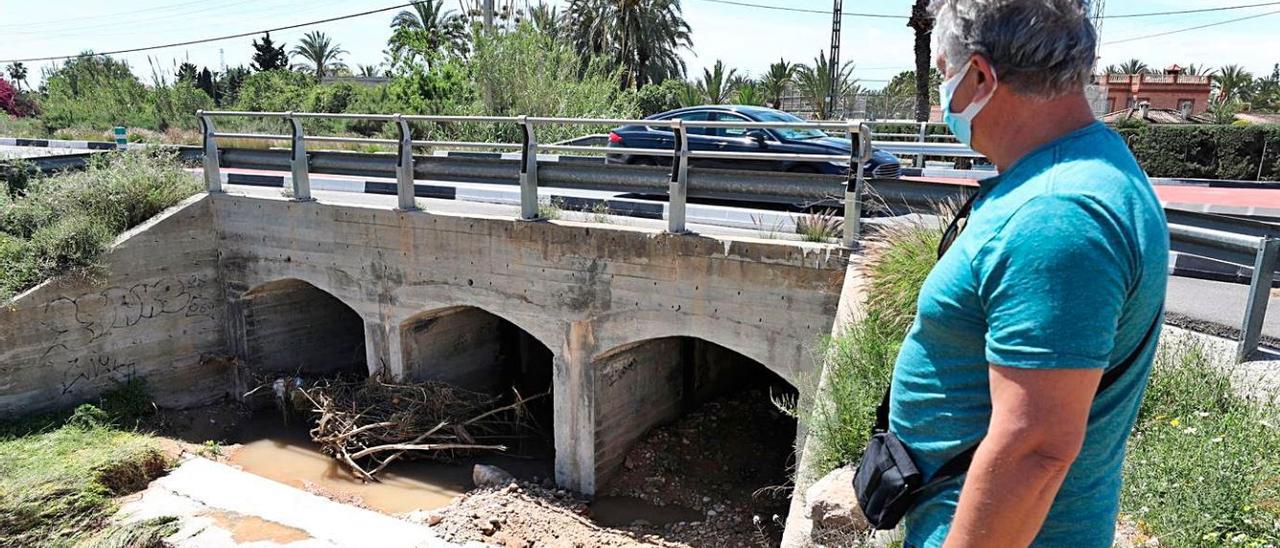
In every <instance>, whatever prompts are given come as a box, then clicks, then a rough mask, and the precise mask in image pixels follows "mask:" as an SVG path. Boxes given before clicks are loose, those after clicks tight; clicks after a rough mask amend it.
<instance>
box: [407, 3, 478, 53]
mask: <svg viewBox="0 0 1280 548" xmlns="http://www.w3.org/2000/svg"><path fill="white" fill-rule="evenodd" d="M443 6H444V0H424V1H422V2H414V4H413V9H412V10H401V11H400V13H397V14H396V16H395V18H394V19H392V20H391V28H392V29H395V30H393V31H392V33H391V39H390V40H388V41H387V47H388V48H389V49H390V52H391V56H392V59H395V60H405V61H409V60H413V59H417V58H422V59H423V60H424V61H426V62H427V63H428V64H430V63H431V62H432V60H433V59H434V58H435V57H436V56H437V55H439V54H441V53H445V54H454V55H459V56H466V54H467V22H466V19H465V18H464V17H463V16H461V15H458V14H457V13H455V12H454V11H453V10H446V9H444V7H443ZM393 62H394V61H393Z"/></svg>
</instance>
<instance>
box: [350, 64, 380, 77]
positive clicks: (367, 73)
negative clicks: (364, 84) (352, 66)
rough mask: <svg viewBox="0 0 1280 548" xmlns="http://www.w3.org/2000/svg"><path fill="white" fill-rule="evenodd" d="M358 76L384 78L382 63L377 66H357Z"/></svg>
mask: <svg viewBox="0 0 1280 548" xmlns="http://www.w3.org/2000/svg"><path fill="white" fill-rule="evenodd" d="M356 74H357V75H358V76H360V77H363V78H377V77H379V76H382V63H378V64H376V65H356Z"/></svg>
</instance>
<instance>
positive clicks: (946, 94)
mask: <svg viewBox="0 0 1280 548" xmlns="http://www.w3.org/2000/svg"><path fill="white" fill-rule="evenodd" d="M971 68H973V60H970V61H969V62H968V63H966V64H965V66H964V68H963V69H961V70H960V72H958V73H956V75H955V76H952V77H951V78H948V79H947V81H945V82H943V83H942V87H941V89H940V91H941V92H942V121H943V122H946V124H947V127H948V128H950V129H951V133H952V134H954V135H955V136H956V139H957V140H959V141H960V142H961V143H964V144H965V145H969V146H973V119H974V118H976V117H977V116H978V113H979V112H982V109H983V107H985V106H987V103H988V102H989V101H991V97H993V96H995V94H996V87H999V85H1000V84H999V82H996V81H994V80H993V81H992V84H993V85H992V88H991V93H988V94H987V96H986V97H983V98H982V99H979V100H977V101H974V102H972V103H969V106H967V107H965V109H964V110H962V111H960V112H951V101H952V99H953V98H954V97H955V93H956V88H957V87H959V86H960V82H962V81H964V77H965V75H967V74H969V69H971ZM991 74H992V76H993V77H994V76H995V70H994V69H992V71H991Z"/></svg>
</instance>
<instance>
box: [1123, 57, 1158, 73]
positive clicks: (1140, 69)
mask: <svg viewBox="0 0 1280 548" xmlns="http://www.w3.org/2000/svg"><path fill="white" fill-rule="evenodd" d="M1117 68H1119V69H1120V74H1150V73H1151V67H1148V66H1147V64H1146V63H1143V62H1142V61H1140V60H1138V59H1130V60H1128V61H1125V62H1123V63H1120V66H1119V67H1117Z"/></svg>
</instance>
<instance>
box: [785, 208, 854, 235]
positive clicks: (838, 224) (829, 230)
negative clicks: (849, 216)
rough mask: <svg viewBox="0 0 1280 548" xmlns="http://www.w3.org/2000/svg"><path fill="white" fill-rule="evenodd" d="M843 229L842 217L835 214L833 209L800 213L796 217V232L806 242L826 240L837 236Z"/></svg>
mask: <svg viewBox="0 0 1280 548" xmlns="http://www.w3.org/2000/svg"><path fill="white" fill-rule="evenodd" d="M843 231H844V218H842V217H840V216H839V215H837V214H836V211H835V210H834V209H826V210H823V211H816V212H813V213H808V214H805V215H801V216H799V217H797V218H796V232H799V233H800V235H801V236H803V237H804V240H805V241H806V242H826V241H830V240H831V239H832V238H839V237H840V235H841V233H842V232H843Z"/></svg>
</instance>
